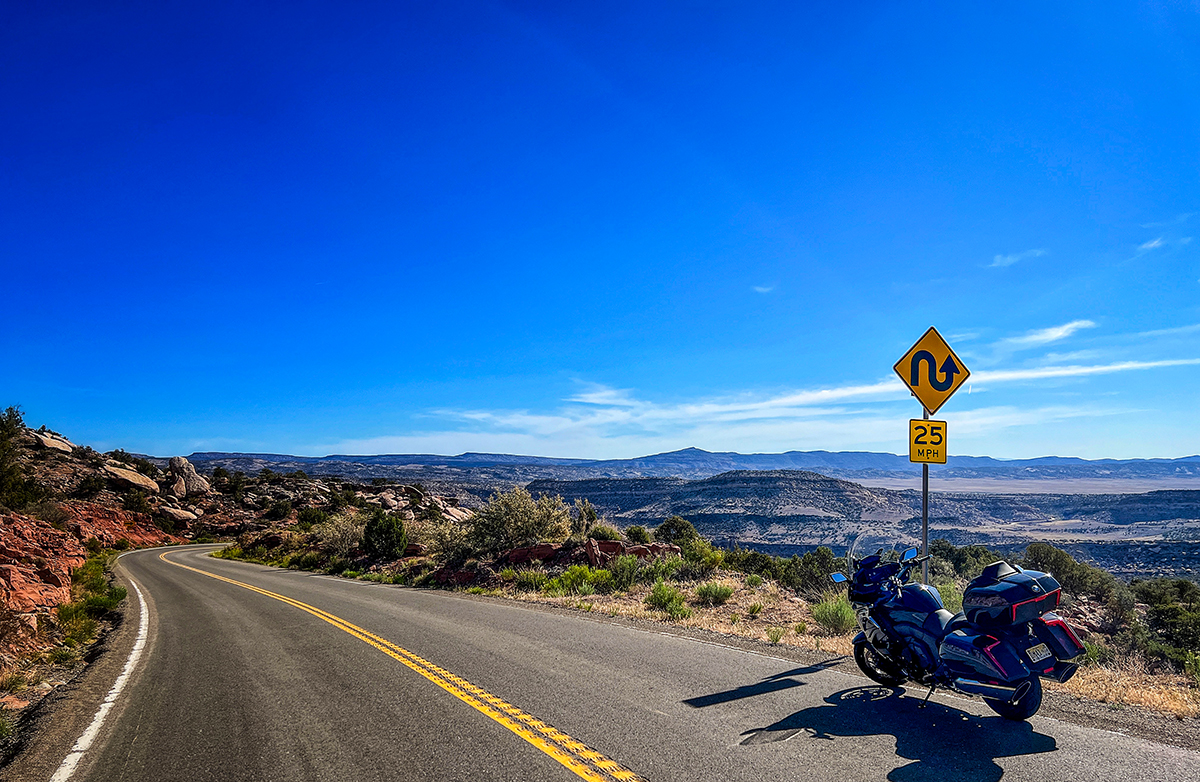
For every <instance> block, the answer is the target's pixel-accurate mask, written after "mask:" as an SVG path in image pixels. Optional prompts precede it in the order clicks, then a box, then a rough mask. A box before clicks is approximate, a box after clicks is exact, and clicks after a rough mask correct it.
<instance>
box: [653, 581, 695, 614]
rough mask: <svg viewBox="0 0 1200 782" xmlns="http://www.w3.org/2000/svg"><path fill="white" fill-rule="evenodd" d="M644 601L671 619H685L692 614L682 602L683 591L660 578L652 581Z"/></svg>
mask: <svg viewBox="0 0 1200 782" xmlns="http://www.w3.org/2000/svg"><path fill="white" fill-rule="evenodd" d="M645 603H646V605H647V606H649V607H650V608H653V609H655V610H656V611H662V612H664V613H665V614H666V615H667V616H669V617H671V618H672V619H686V618H687V617H689V616H691V615H692V612H691V610H690V609H689V608H688V607H687V606H686V605H684V603H683V593H682V592H680V591H679V590H678V589H676V588H675V587H673V586H671V585H670V584H667V583H666V582H665V581H663V580H662V579H661V578H660V579H659V580H658V581H655V582H654V586H653V587H652V588H651V590H650V594H649V595H647V596H646V601H645Z"/></svg>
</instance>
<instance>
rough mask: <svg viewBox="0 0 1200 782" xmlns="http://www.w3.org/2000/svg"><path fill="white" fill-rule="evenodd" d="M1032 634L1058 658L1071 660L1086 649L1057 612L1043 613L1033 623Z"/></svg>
mask: <svg viewBox="0 0 1200 782" xmlns="http://www.w3.org/2000/svg"><path fill="white" fill-rule="evenodd" d="M1033 634H1034V635H1036V636H1037V639H1038V640H1039V641H1041V642H1042V643H1044V644H1046V646H1047V648H1049V649H1050V652H1051V653H1052V654H1053V655H1054V656H1055V658H1057V659H1059V660H1073V659H1075V658H1076V657H1078V656H1079V655H1081V654H1083V653H1084V651H1086V650H1085V649H1084V648H1083V643H1082V642H1081V641H1080V640H1079V636H1077V635H1076V634H1075V631H1074V630H1073V629H1071V626H1070V625H1069V624H1067V623H1066V622H1065V621H1064V620H1063V618H1062V617H1061V616H1059V615H1058V614H1054V613H1050V614H1043V615H1042V617H1041V618H1040V619H1038V620H1037V621H1036V622H1034V623H1033Z"/></svg>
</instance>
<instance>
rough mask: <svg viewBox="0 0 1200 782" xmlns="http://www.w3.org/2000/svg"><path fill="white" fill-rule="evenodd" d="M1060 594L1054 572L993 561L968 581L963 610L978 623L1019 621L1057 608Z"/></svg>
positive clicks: (1012, 623)
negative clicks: (1048, 572) (1047, 572)
mask: <svg viewBox="0 0 1200 782" xmlns="http://www.w3.org/2000/svg"><path fill="white" fill-rule="evenodd" d="M1061 597H1062V589H1061V588H1060V587H1059V584H1058V581H1056V580H1055V579H1054V576H1051V575H1049V574H1046V573H1039V572H1038V571H1036V570H1022V569H1021V568H1015V567H1013V566H1012V565H1009V564H1008V563H1007V562H993V563H992V564H990V565H988V566H987V567H986V568H984V569H983V573H982V574H980V576H979V578H976V579H975V580H974V581H972V582H971V583H970V584H968V585H967V589H966V591H965V592H963V603H962V604H963V613H965V614H966V615H967V621H968V622H970V623H971V624H973V625H976V626H977V627H1004V626H1007V625H1018V624H1023V623H1025V622H1032V621H1033V620H1034V619H1037V618H1038V617H1039V616H1041V615H1042V614H1045V613H1047V612H1049V611H1053V610H1054V609H1055V608H1058V602H1059V600H1060V598H1061Z"/></svg>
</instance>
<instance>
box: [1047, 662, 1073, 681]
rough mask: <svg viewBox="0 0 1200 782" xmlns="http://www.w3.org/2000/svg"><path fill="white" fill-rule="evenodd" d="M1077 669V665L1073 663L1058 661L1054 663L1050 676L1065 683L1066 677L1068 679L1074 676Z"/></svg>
mask: <svg viewBox="0 0 1200 782" xmlns="http://www.w3.org/2000/svg"><path fill="white" fill-rule="evenodd" d="M1078 669H1079V666H1078V665H1076V664H1075V663H1064V662H1060V663H1057V664H1055V666H1054V671H1053V672H1052V673H1051V676H1053V677H1054V678H1055V679H1058V681H1060V682H1062V683H1063V684H1066V682H1067V679H1070V678H1071V677H1072V676H1074V675H1075V671H1077V670H1078Z"/></svg>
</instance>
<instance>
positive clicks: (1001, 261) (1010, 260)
mask: <svg viewBox="0 0 1200 782" xmlns="http://www.w3.org/2000/svg"><path fill="white" fill-rule="evenodd" d="M1045 254H1046V251H1045V250H1040V249H1039V250H1026V251H1025V252H1022V253H1013V254H1011V255H997V256H995V257H994V258H992V262H991V263H989V264H988V268H989V269H994V268H997V267H1004V266H1012V265H1013V264H1014V263H1016V262H1017V261H1023V260H1025V259H1026V258H1037V257H1040V256H1042V255H1045Z"/></svg>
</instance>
